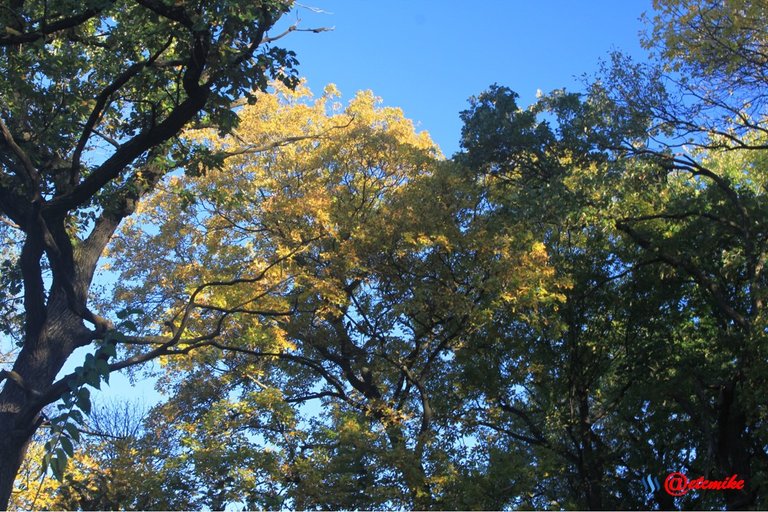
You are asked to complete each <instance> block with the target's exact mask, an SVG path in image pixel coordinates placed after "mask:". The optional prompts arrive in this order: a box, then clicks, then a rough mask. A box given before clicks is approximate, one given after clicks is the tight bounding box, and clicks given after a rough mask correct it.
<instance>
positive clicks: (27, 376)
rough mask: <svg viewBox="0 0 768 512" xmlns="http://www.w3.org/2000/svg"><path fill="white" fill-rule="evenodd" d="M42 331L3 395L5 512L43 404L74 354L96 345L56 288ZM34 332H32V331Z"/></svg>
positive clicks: (0, 466)
mask: <svg viewBox="0 0 768 512" xmlns="http://www.w3.org/2000/svg"><path fill="white" fill-rule="evenodd" d="M45 309H46V312H45V319H46V320H45V322H44V324H43V326H42V329H35V330H34V331H37V335H36V336H34V337H29V336H28V337H27V338H26V339H25V342H24V347H23V348H22V350H21V352H20V353H19V356H18V358H17V359H16V362H15V363H14V365H13V370H12V372H11V376H10V377H8V378H6V380H5V381H3V388H2V391H0V510H7V509H8V506H9V501H10V497H11V492H12V490H13V483H14V480H15V478H16V474H17V472H18V470H19V467H20V466H21V462H22V460H23V458H24V455H25V452H26V448H27V445H28V444H29V442H30V440H31V438H32V436H33V435H34V433H35V431H36V430H37V428H38V427H39V426H40V424H41V423H42V421H41V419H40V418H41V417H40V412H41V410H42V408H43V407H44V406H45V405H47V404H46V403H45V402H46V401H45V400H42V399H41V395H42V393H44V392H45V391H46V390H47V389H48V387H49V386H50V385H51V384H52V383H53V381H54V379H55V378H56V375H57V374H58V373H59V372H60V371H61V368H62V367H63V366H64V362H65V361H66V360H67V358H68V357H69V356H70V355H71V354H72V352H73V351H74V350H75V349H76V348H77V347H78V346H81V345H84V344H87V343H88V342H90V339H91V332H90V331H89V330H88V329H86V327H85V326H84V325H83V322H82V319H81V318H80V317H78V316H77V315H75V314H74V313H73V312H72V311H71V309H70V308H69V307H68V304H67V299H66V297H65V294H64V292H63V290H61V288H59V287H55V288H54V290H53V291H52V292H51V296H50V299H49V301H48V305H47V307H46V308H45ZM28 331H29V329H28Z"/></svg>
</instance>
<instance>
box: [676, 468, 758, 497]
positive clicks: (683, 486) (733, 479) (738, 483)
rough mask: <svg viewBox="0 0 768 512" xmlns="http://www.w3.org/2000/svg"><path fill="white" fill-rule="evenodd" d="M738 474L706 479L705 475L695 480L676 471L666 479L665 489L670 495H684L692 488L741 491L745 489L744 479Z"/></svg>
mask: <svg viewBox="0 0 768 512" xmlns="http://www.w3.org/2000/svg"><path fill="white" fill-rule="evenodd" d="M738 478H739V477H738V475H736V474H733V475H731V476H729V477H728V478H724V479H723V480H706V479H705V478H704V477H703V476H700V477H699V478H696V479H694V480H691V479H689V478H688V477H687V476H686V475H685V474H684V473H680V472H678V471H675V472H673V473H670V474H668V475H667V478H665V479H664V490H665V491H667V494H669V495H670V496H683V495H685V494H687V493H688V491H691V490H697V491H728V490H736V491H740V490H742V489H744V480H738Z"/></svg>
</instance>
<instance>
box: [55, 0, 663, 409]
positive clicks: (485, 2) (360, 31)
mask: <svg viewBox="0 0 768 512" xmlns="http://www.w3.org/2000/svg"><path fill="white" fill-rule="evenodd" d="M300 3H301V4H303V5H304V6H306V7H299V8H298V9H297V11H296V12H295V13H294V14H292V15H290V16H289V17H288V18H287V19H285V20H283V21H282V22H281V24H282V27H283V28H284V27H285V26H286V25H287V24H290V23H293V22H295V21H296V18H297V16H298V17H300V18H301V23H300V26H301V27H303V28H314V27H334V30H333V31H330V32H324V33H320V34H313V33H293V34H291V35H290V36H288V37H286V38H285V39H283V40H282V41H281V43H282V46H285V47H287V48H289V49H292V50H294V51H295V52H296V54H297V56H298V59H299V61H300V63H301V64H300V66H299V72H300V74H301V76H303V77H305V78H306V79H307V81H308V84H309V86H310V87H311V88H312V89H313V90H314V91H315V92H316V93H319V92H321V91H322V88H323V87H324V86H325V85H326V84H328V83H331V82H332V83H335V84H336V85H337V86H338V87H339V89H340V90H341V91H342V92H343V93H344V96H345V99H349V98H351V97H352V96H353V95H354V94H355V92H356V91H358V90H360V89H371V90H373V91H374V93H376V95H378V96H380V97H381V98H382V99H383V101H384V104H386V105H389V106H396V107H401V108H403V110H404V111H405V114H406V116H408V117H409V118H411V119H413V120H414V121H415V122H416V123H417V126H418V128H419V129H422V130H427V131H428V132H430V134H431V135H432V137H433V139H434V140H435V141H436V142H437V143H438V144H439V145H440V146H441V148H442V149H443V152H444V153H445V155H446V156H450V155H451V154H453V153H454V152H455V151H457V150H458V149H459V145H458V141H459V136H460V133H461V122H460V120H459V112H460V111H461V110H464V109H465V108H466V107H467V99H468V98H469V97H470V96H472V95H476V94H479V93H480V92H482V91H483V90H484V89H486V88H487V87H488V86H489V85H491V84H493V83H498V84H500V85H505V86H508V87H510V88H512V89H513V90H515V91H517V92H518V93H519V94H520V97H521V98H520V105H521V106H525V105H528V104H530V103H532V102H533V101H534V100H535V98H536V91H537V90H538V89H540V90H542V91H544V92H547V91H550V90H552V89H556V88H561V87H566V88H568V89H570V90H580V89H581V87H582V86H581V83H582V81H581V78H580V77H581V76H582V75H584V74H585V73H586V74H593V73H595V71H596V70H597V66H598V62H599V60H600V59H601V58H605V57H606V56H607V54H608V52H610V51H612V50H621V51H623V52H625V53H628V54H630V55H632V56H635V57H637V58H643V56H644V55H645V51H644V50H642V49H641V48H640V45H639V38H638V34H639V32H640V31H641V30H642V28H643V24H642V23H641V22H640V21H639V17H640V15H641V14H642V13H643V12H645V11H650V9H651V3H650V0H610V1H609V0H582V1H576V0H573V1H564V0H557V1H544V0H540V1H539V2H537V3H534V2H533V1H530V0H525V1H523V0H475V1H474V2H468V1H462V2H460V1H458V0H443V1H439V0H410V1H408V0H388V1H386V2H383V1H380V0H379V1H373V0H326V1H321V0H302V1H301V2H300ZM312 9H315V10H322V11H324V12H314V11H313V10H312ZM275 32H279V30H278V31H275ZM270 35H275V34H270ZM84 352H85V349H84V350H82V351H79V352H78V354H76V355H75V356H73V357H72V358H71V359H70V364H68V365H67V370H68V371H71V369H72V368H74V366H77V365H79V364H82V358H83V357H84ZM142 373H143V372H141V371H139V373H138V377H139V380H140V382H139V383H138V387H137V389H135V390H131V388H130V385H129V383H128V380H127V379H126V378H125V377H124V376H122V375H113V376H112V377H111V379H110V381H111V382H112V385H111V386H108V387H105V388H106V389H107V392H106V393H99V394H97V395H96V397H97V400H104V399H107V397H114V398H117V399H120V398H122V399H129V400H131V399H137V398H139V397H143V399H144V401H145V402H146V405H151V404H152V403H154V402H155V401H157V400H158V399H159V398H160V397H159V396H158V395H157V393H155V392H154V391H153V389H152V387H153V384H154V379H142ZM105 395H106V396H105Z"/></svg>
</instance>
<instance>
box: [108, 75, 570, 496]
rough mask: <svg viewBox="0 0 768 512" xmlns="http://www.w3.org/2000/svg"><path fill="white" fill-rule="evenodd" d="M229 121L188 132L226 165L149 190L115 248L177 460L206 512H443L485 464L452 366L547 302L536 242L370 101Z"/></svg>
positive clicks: (263, 99)
mask: <svg viewBox="0 0 768 512" xmlns="http://www.w3.org/2000/svg"><path fill="white" fill-rule="evenodd" d="M239 116H240V124H239V126H238V128H237V130H236V132H234V133H233V134H232V135H230V136H228V137H225V138H220V137H219V136H218V134H217V133H215V132H209V131H204V130H201V131H194V132H190V133H188V134H187V137H188V138H189V140H194V141H195V142H198V143H199V142H201V141H203V142H205V143H206V144H207V145H208V147H209V148H210V150H211V152H212V153H214V154H220V155H223V156H222V158H221V159H220V162H221V165H219V166H217V167H214V168H207V169H199V173H198V175H197V176H184V177H182V176H176V177H173V178H171V179H169V180H168V181H167V182H165V183H164V184H162V186H160V187H159V190H158V192H157V193H156V194H155V195H154V196H153V197H152V198H151V199H149V200H148V201H147V202H145V203H144V205H143V209H142V210H141V211H140V212H139V215H137V216H135V217H134V218H133V222H132V223H131V224H130V225H128V226H127V227H126V229H124V230H123V231H122V233H121V235H120V236H119V237H118V238H117V239H116V240H115V243H114V244H113V248H112V251H113V255H119V256H120V257H119V258H115V261H116V262H117V263H116V265H115V266H114V267H113V270H115V271H116V272H119V275H120V279H119V281H118V283H119V284H118V286H117V287H116V295H115V297H116V299H117V300H119V301H121V302H122V303H123V305H124V307H125V311H126V312H128V313H129V314H130V315H132V316H131V317H130V318H131V323H133V324H135V327H136V329H137V331H139V334H141V335H142V338H141V340H142V343H141V344H132V341H133V340H134V338H132V337H131V336H128V337H126V339H125V340H124V341H123V344H124V345H125V346H126V349H127V350H129V351H132V352H133V353H134V354H135V356H136V357H143V356H142V354H146V353H147V352H148V351H152V350H157V349H158V347H162V350H164V353H165V354H166V356H165V357H164V358H163V359H162V362H163V367H162V369H163V371H162V375H161V379H160V382H161V386H162V387H163V388H164V389H166V390H169V391H171V393H172V397H171V398H170V399H169V400H168V402H167V403H165V404H163V405H162V406H161V407H158V408H157V409H156V410H155V411H154V412H153V414H154V415H155V417H157V418H163V420H162V421H160V422H159V424H162V425H163V426H164V428H166V429H167V431H166V432H165V434H164V435H165V436H166V437H167V438H168V439H174V440H175V442H176V446H177V452H176V454H175V456H177V457H180V458H182V459H183V460H184V461H185V462H184V463H185V464H188V465H189V466H190V467H192V468H193V473H194V474H195V475H196V478H197V479H199V488H200V492H201V493H202V494H204V495H205V498H204V499H203V502H204V503H206V504H208V505H209V506H211V507H213V508H223V507H224V506H226V504H228V503H243V504H245V505H246V506H248V507H267V508H275V507H279V506H290V507H292V508H308V507H315V506H322V507H332V508H356V507H362V508H372V507H376V506H396V507H408V508H417V509H425V508H431V507H435V506H441V504H442V506H443V507H447V506H448V505H449V502H448V501H446V500H449V499H450V498H449V496H451V495H452V494H451V493H454V494H455V486H456V485H459V482H460V481H461V480H462V479H463V478H466V476H467V475H469V474H470V473H471V468H472V467H474V465H475V464H476V463H477V460H478V459H477V454H478V451H479V450H482V447H478V446H475V443H474V442H473V441H471V440H469V441H468V440H467V438H466V436H465V432H464V431H463V428H464V427H463V425H467V421H468V418H467V415H468V412H467V411H468V409H467V407H465V406H466V405H467V403H468V401H469V400H472V399H474V398H476V397H472V396H471V395H472V393H471V390H470V389H469V388H468V387H467V386H465V385H463V384H462V382H463V381H464V378H463V373H462V372H463V370H462V365H461V364H459V363H457V361H459V360H470V359H472V357H473V356H472V354H473V353H476V351H477V350H478V348H477V347H476V346H475V343H476V340H478V339H480V338H482V335H481V333H482V332H483V329H486V328H487V325H488V323H489V322H491V321H492V320H493V319H494V317H495V316H496V315H497V314H498V312H499V311H502V310H503V311H508V312H515V313H516V314H518V315H521V317H524V318H529V319H533V318H535V316H536V315H535V312H536V308H537V307H538V305H541V304H543V303H552V302H554V301H557V300H558V297H559V296H558V294H557V293H556V292H557V289H558V288H557V283H556V282H555V277H554V274H553V272H552V271H551V269H550V268H549V267H548V257H547V253H546V250H545V249H544V246H543V244H541V243H540V242H537V241H536V239H535V237H534V236H533V235H532V234H531V230H530V229H529V228H528V227H527V226H526V225H525V223H524V221H523V220H521V221H520V222H515V220H514V219H507V220H505V222H499V219H498V218H497V217H494V215H491V214H490V213H489V210H488V208H487V203H486V199H485V198H484V194H483V190H484V189H483V186H482V183H481V182H480V181H478V180H476V179H474V178H473V177H472V175H471V173H467V172H465V170H463V169H461V168H460V166H459V165H458V164H455V163H452V162H447V161H444V160H443V159H442V157H441V154H440V151H439V149H438V148H437V147H436V146H435V144H434V143H433V142H432V141H431V140H430V138H429V136H428V135H427V134H426V133H425V132H420V133H419V132H417V131H416V130H415V128H414V126H413V123H412V122H411V121H410V120H408V119H406V118H405V117H404V115H403V113H402V111H401V110H400V109H396V108H389V107H383V106H381V105H380V100H378V99H377V98H376V97H375V96H374V95H373V94H372V93H370V92H360V93H358V94H357V95H356V96H355V97H354V99H352V100H351V101H350V102H349V104H348V105H347V106H342V105H341V104H340V103H339V101H338V92H337V91H336V90H335V88H334V87H333V86H329V87H327V88H326V89H325V91H324V94H323V95H322V96H320V97H319V98H314V97H313V96H312V95H311V93H310V91H309V90H308V89H307V88H306V87H298V88H297V89H296V90H295V91H289V90H287V89H283V88H278V89H277V91H276V94H272V95H260V96H259V98H258V101H257V102H256V103H255V104H254V105H250V106H246V107H243V109H242V110H241V111H240V112H239ZM148 336H150V338H148ZM151 336H155V338H154V340H155V342H154V343H151V344H150V345H149V346H148V345H147V339H152V338H151ZM487 342H488V343H489V344H493V343H494V341H493V339H489V340H488V341H487ZM153 345H154V346H153ZM180 353H184V354H187V356H188V357H184V358H175V357H173V356H174V355H175V354H180ZM459 353H461V354H462V356H461V357H460V358H457V354H459ZM469 505H471V504H469ZM499 506H501V505H499Z"/></svg>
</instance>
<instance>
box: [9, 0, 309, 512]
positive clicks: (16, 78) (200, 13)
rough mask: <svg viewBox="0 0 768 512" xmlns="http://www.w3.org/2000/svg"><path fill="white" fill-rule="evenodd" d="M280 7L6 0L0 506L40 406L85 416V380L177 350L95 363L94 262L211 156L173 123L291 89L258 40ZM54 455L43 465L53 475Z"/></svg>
mask: <svg viewBox="0 0 768 512" xmlns="http://www.w3.org/2000/svg"><path fill="white" fill-rule="evenodd" d="M290 6H291V2H288V1H279V0H269V1H264V2H254V3H250V4H248V5H244V4H243V3H242V2H229V1H206V2H203V3H201V4H199V5H197V6H196V7H195V8H194V9H193V8H192V7H190V6H187V5H186V4H180V3H173V2H165V1H162V0H138V1H136V2H133V1H111V0H92V1H87V2H68V1H64V2H56V3H54V4H51V3H49V2H31V1H28V2H23V1H12V2H9V3H8V4H7V5H6V6H5V7H4V8H3V9H2V12H0V26H2V34H0V67H2V69H3V73H2V77H0V91H1V92H0V98H2V100H1V101H2V103H1V104H0V135H1V136H0V165H1V166H2V167H1V168H0V172H1V173H2V174H0V220H2V223H0V230H2V232H1V233H0V234H1V235H2V238H3V240H4V242H3V244H4V245H3V247H2V252H3V257H4V258H5V260H4V263H3V274H2V284H3V292H2V293H3V295H2V297H0V301H1V302H0V305H1V307H2V310H1V311H2V316H1V318H2V320H3V332H12V333H14V334H13V338H14V339H15V340H16V341H17V343H18V345H20V347H19V350H18V352H17V353H16V355H15V360H14V362H13V368H12V369H11V370H3V371H2V373H1V374H0V381H2V383H3V388H2V391H0V439H1V440H0V508H5V507H6V506H7V503H8V499H9V496H10V492H11V488H12V485H13V480H14V477H15V475H16V472H17V470H18V468H19V466H20V464H21V462H22V459H23V456H24V451H25V447H26V446H27V443H28V442H29V440H30V439H31V437H32V435H33V434H34V432H35V431H36V430H37V428H38V427H39V426H40V424H41V423H42V422H43V421H45V419H44V417H43V416H41V415H40V412H41V410H42V408H43V407H44V406H45V405H47V404H50V403H52V402H55V401H57V400H59V399H60V398H61V397H62V396H65V395H68V394H69V395H70V402H69V403H70V404H71V405H69V406H68V410H69V411H71V410H73V407H74V406H75V404H76V403H77V404H80V405H81V406H82V407H84V408H85V407H87V406H86V405H85V402H86V401H87V396H86V395H85V393H82V392H80V391H77V390H78V387H79V386H80V385H81V384H82V383H83V382H84V381H85V382H90V383H91V384H97V383H98V380H99V378H100V377H99V376H100V375H101V376H104V377H106V375H107V374H108V372H110V371H114V370H117V369H120V368H124V367H127V366H130V365H134V364H138V363H141V362H142V361H146V360H148V359H151V358H154V357H157V356H159V355H161V354H163V353H165V352H166V351H167V350H168V349H169V348H170V347H171V346H172V345H173V344H174V343H175V341H176V340H174V341H173V342H171V343H169V344H167V345H165V346H161V347H157V349H156V351H154V352H153V353H150V354H145V355H144V356H143V357H142V358H134V359H126V360H123V361H119V362H113V363H110V364H107V363H106V361H107V360H108V359H109V357H110V356H111V355H113V354H114V350H113V349H112V348H109V347H110V346H114V344H113V343H109V341H110V340H112V341H114V338H111V336H112V335H111V334H110V333H111V331H112V329H113V323H112V319H114V317H113V316H112V314H111V313H110V312H109V311H105V312H102V313H101V314H98V313H97V312H95V311H94V310H93V308H92V306H91V304H89V301H90V298H89V288H90V285H91V282H92V280H93V275H94V272H95V269H96V266H97V262H98V261H99V259H100V257H101V255H102V253H103V252H104V249H105V247H106V246H107V244H108V242H109V240H110V237H111V236H112V235H113V233H114V232H115V230H116V229H117V227H118V226H119V224H120V223H121V222H122V221H123V220H124V219H125V218H127V217H128V216H130V215H131V214H132V213H133V212H134V211H135V209H136V207H137V204H138V203H139V202H140V201H141V199H142V198H143V197H144V196H145V195H146V194H147V193H148V192H149V191H151V190H152V189H153V188H154V186H155V185H156V184H157V183H158V182H159V181H160V180H161V179H162V178H163V177H164V176H165V175H166V174H167V173H168V172H170V171H171V170H173V169H178V168H182V167H186V168H203V167H205V166H207V165H214V164H215V163H216V162H218V161H220V159H217V158H215V156H214V155H212V154H211V153H210V152H209V151H208V150H206V149H205V148H204V147H202V146H201V145H198V144H189V143H186V142H183V141H182V140H181V139H179V137H178V135H179V133H180V131H181V130H182V129H183V128H184V127H186V126H190V125H192V124H199V125H205V126H211V127H214V128H216V129H218V130H220V131H221V132H222V133H226V132H228V131H229V130H230V129H231V128H232V126H233V125H234V124H235V123H236V116H235V114H234V112H233V110H232V108H233V103H234V102H237V101H239V100H241V99H242V98H246V99H249V100H252V99H253V96H252V91H254V90H263V89H264V88H265V87H266V86H267V79H268V77H270V76H272V77H275V78H278V79H281V80H283V81H284V82H286V83H287V84H293V83H294V80H295V78H294V75H293V70H292V68H293V66H294V64H295V59H294V56H293V54H292V53H291V52H288V51H286V50H283V49H280V48H277V47H274V46H271V45H270V43H271V42H272V41H274V40H275V39H277V37H279V36H277V37H273V38H270V37H268V36H267V31H269V30H270V29H272V28H273V26H274V25H275V23H276V21H277V20H278V19H279V18H280V16H281V15H282V14H283V13H285V12H286V11H287V10H288V9H289V8H290ZM293 29H295V27H292V28H291V29H289V31H291V30H293ZM94 342H95V343H97V344H100V345H101V347H102V348H101V349H100V351H98V352H97V356H96V357H91V358H89V359H88V361H87V364H86V365H84V367H83V369H82V370H81V371H80V372H79V373H78V374H73V375H68V376H66V377H64V378H62V379H60V380H58V381H56V382H54V379H55V378H56V375H57V374H58V373H59V371H60V370H61V368H62V365H63V364H64V362H65V361H66V360H67V359H68V358H69V357H70V355H71V354H72V352H73V351H74V350H75V349H76V348H78V347H83V346H88V345H89V344H92V343H94ZM75 393H76V395H75ZM70 416H71V414H70ZM62 428H63V427H62ZM67 432H68V431H67V430H65V429H63V430H61V431H60V437H59V438H61V436H64V437H66V435H67V434H66V433H67ZM64 456H65V452H62V451H60V452H57V454H55V456H54V457H53V458H49V459H48V462H49V463H50V464H51V467H52V468H53V469H54V470H57V472H60V471H61V469H63V460H64Z"/></svg>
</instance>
